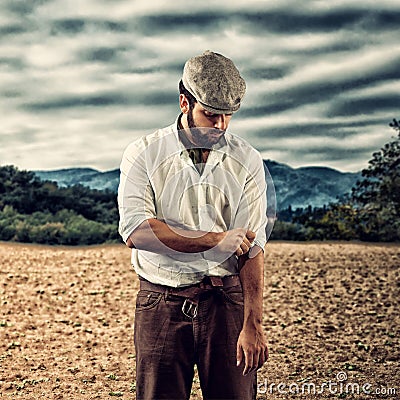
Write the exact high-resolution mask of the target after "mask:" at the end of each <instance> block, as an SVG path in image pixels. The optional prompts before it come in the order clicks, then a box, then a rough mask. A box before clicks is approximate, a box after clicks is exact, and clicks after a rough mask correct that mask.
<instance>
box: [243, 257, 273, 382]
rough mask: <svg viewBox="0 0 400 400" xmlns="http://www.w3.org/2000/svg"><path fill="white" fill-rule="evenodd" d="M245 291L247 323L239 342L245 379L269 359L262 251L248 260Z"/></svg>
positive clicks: (245, 272)
mask: <svg viewBox="0 0 400 400" xmlns="http://www.w3.org/2000/svg"><path fill="white" fill-rule="evenodd" d="M240 280H241V282H242V287H243V298H244V322H243V327H242V331H241V332H240V335H239V338H238V342H237V355H236V357H237V363H238V365H240V364H242V363H243V364H244V365H243V375H247V374H248V373H249V372H251V371H255V370H256V369H257V368H260V367H261V366H262V365H263V364H264V363H265V361H267V359H268V347H267V342H266V340H265V337H264V332H263V326H262V308H263V287H264V253H263V252H262V251H261V250H260V251H259V253H258V254H257V255H256V256H255V257H253V258H248V259H247V260H245V262H244V265H243V268H242V269H241V271H240Z"/></svg>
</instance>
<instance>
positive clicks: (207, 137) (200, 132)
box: [187, 106, 225, 149]
mask: <svg viewBox="0 0 400 400" xmlns="http://www.w3.org/2000/svg"><path fill="white" fill-rule="evenodd" d="M187 121H188V127H189V129H190V133H191V134H192V137H193V139H194V140H195V141H196V144H197V145H198V146H199V147H204V148H207V149H210V148H211V147H212V146H213V145H214V144H216V143H218V142H219V140H220V139H221V138H222V136H224V134H225V131H221V130H219V129H215V128H202V127H198V126H197V125H196V124H195V122H194V118H193V108H192V106H191V107H190V108H189V112H188V115H187ZM211 134H214V136H211ZM215 134H219V135H218V136H215Z"/></svg>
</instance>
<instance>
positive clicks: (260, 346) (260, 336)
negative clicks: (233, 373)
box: [236, 324, 268, 375]
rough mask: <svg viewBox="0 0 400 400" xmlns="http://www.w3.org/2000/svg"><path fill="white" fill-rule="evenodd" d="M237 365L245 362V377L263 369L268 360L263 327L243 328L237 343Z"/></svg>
mask: <svg viewBox="0 0 400 400" xmlns="http://www.w3.org/2000/svg"><path fill="white" fill-rule="evenodd" d="M236 359H237V365H238V366H239V365H240V364H242V363H243V362H244V369H243V375H247V374H248V373H249V372H252V371H255V370H257V369H258V368H261V367H262V365H263V364H264V363H265V362H266V361H267V360H268V347H267V342H266V340H265V337H264V333H263V329H262V325H261V324H259V325H257V326H254V325H253V326H246V325H244V326H243V329H242V331H241V332H240V335H239V339H238V341H237V350H236Z"/></svg>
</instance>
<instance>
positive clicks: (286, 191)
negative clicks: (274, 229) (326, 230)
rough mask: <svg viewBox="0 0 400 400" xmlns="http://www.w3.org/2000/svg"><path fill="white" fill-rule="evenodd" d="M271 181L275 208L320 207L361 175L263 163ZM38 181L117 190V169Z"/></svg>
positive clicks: (49, 174) (73, 171)
mask: <svg viewBox="0 0 400 400" xmlns="http://www.w3.org/2000/svg"><path fill="white" fill-rule="evenodd" d="M264 163H265V165H266V167H267V168H268V170H269V172H270V174H271V177H272V179H273V182H274V186H275V192H276V199H277V209H278V210H284V209H286V208H287V207H288V206H291V207H292V208H293V209H296V208H298V207H301V208H304V207H307V206H309V205H311V206H313V207H321V206H323V205H324V204H329V203H331V202H334V201H336V200H337V199H338V198H339V197H341V196H343V195H345V194H347V193H350V191H351V188H352V187H353V186H354V184H355V183H356V182H357V180H359V179H360V178H361V172H341V171H338V170H336V169H333V168H328V167H300V168H293V167H290V166H289V165H287V164H282V163H278V162H276V161H272V160H264ZM34 172H35V174H36V175H37V176H38V177H39V178H40V179H42V180H50V181H55V182H57V183H58V185H59V186H60V187H65V186H72V185H76V184H81V185H84V186H88V187H90V188H92V189H99V190H105V189H109V190H111V191H115V192H116V191H117V188H118V183H119V170H118V169H113V170H110V171H105V172H101V171H97V170H95V169H92V168H68V169H59V170H54V171H34Z"/></svg>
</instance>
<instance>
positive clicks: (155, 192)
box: [118, 51, 268, 400]
mask: <svg viewBox="0 0 400 400" xmlns="http://www.w3.org/2000/svg"><path fill="white" fill-rule="evenodd" d="M179 86H180V96H179V105H180V109H181V114H180V115H179V117H178V119H177V121H176V122H175V123H174V124H173V125H171V126H170V127H168V128H164V129H160V130H158V131H156V132H155V133H153V134H151V135H148V136H144V137H142V138H140V139H139V140H136V141H135V142H134V143H132V144H131V145H130V146H128V148H127V149H126V151H125V153H124V156H123V160H122V163H121V180H120V186H119V192H118V201H119V210H120V234H121V236H122V238H123V239H124V241H125V242H126V244H127V245H128V246H129V247H131V248H132V249H133V250H132V263H133V265H134V267H135V270H136V272H137V273H138V275H139V278H140V291H139V293H138V296H137V303H136V313H135V348H136V361H137V365H136V380H137V382H136V391H137V398H138V399H148V400H155V399H180V400H182V399H189V397H190V390H191V385H192V380H193V374H194V365H197V369H198V373H199V378H200V385H201V389H202V393H203V398H204V399H240V400H246V399H255V398H256V370H257V369H258V368H260V367H261V366H262V365H263V364H264V362H265V361H266V360H267V358H268V350H267V345H266V341H265V338H264V334H263V328H262V300H263V293H262V292H263V282H264V279H263V278H264V276H263V275H264V274H263V265H264V253H263V251H264V246H265V243H266V235H265V227H266V222H267V218H266V195H265V193H266V183H265V175H264V169H263V162H262V158H261V156H260V154H259V153H258V152H257V151H256V150H255V149H253V148H252V147H251V146H250V145H249V144H248V143H247V142H245V141H244V140H243V139H241V138H240V137H238V136H236V135H233V134H230V133H227V129H228V125H229V123H230V120H231V118H232V114H233V113H235V112H236V111H237V110H238V109H239V107H240V104H241V100H242V98H243V96H244V93H245V82H244V80H243V78H242V77H241V76H240V73H239V71H238V70H237V68H236V67H235V65H234V64H233V62H232V61H231V60H230V59H228V58H226V57H224V56H222V55H220V54H217V53H213V52H211V51H206V52H205V53H203V54H202V55H199V56H196V57H193V58H191V59H189V60H188V61H187V62H186V64H185V67H184V70H183V76H182V81H181V82H180V85H179Z"/></svg>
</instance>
